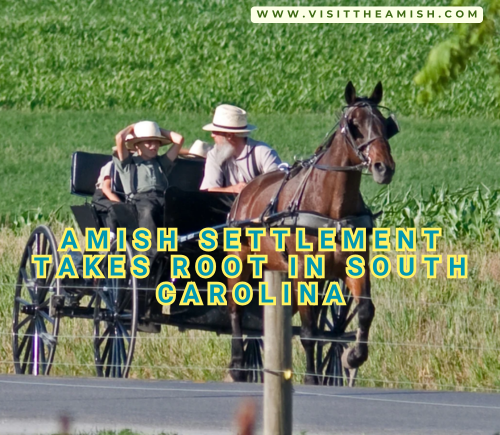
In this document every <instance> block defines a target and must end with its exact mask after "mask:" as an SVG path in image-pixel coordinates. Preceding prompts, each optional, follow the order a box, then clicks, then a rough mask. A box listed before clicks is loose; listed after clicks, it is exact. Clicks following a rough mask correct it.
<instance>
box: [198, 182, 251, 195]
mask: <svg viewBox="0 0 500 435" xmlns="http://www.w3.org/2000/svg"><path fill="white" fill-rule="evenodd" d="M246 185H247V183H238V184H235V185H234V186H228V187H209V188H208V189H207V190H208V191H209V192H225V193H240V192H241V191H242V190H243V189H244V188H245V186H246Z"/></svg>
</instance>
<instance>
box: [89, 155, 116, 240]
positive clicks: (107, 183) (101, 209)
mask: <svg viewBox="0 0 500 435" xmlns="http://www.w3.org/2000/svg"><path fill="white" fill-rule="evenodd" d="M113 155H116V147H113ZM112 166H113V161H110V162H108V163H107V164H105V165H104V166H103V167H102V168H101V173H100V174H99V178H98V179H97V183H96V185H95V187H96V189H95V193H94V196H93V197H92V203H93V204H94V206H95V208H96V211H97V212H98V213H99V214H101V213H102V214H105V216H106V221H105V225H106V226H107V227H108V228H109V230H110V234H111V241H113V240H114V239H115V238H116V228H117V227H118V222H117V219H116V213H115V210H114V209H113V204H115V203H118V202H121V199H120V197H119V196H118V195H116V194H115V193H114V192H113V191H112V190H111V175H112V174H111V171H112V169H111V168H112Z"/></svg>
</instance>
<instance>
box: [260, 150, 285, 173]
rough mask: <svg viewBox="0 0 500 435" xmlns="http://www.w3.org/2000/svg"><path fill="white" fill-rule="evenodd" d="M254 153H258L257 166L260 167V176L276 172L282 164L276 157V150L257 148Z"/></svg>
mask: <svg viewBox="0 0 500 435" xmlns="http://www.w3.org/2000/svg"><path fill="white" fill-rule="evenodd" d="M255 151H258V152H259V161H258V164H259V166H260V168H259V169H260V171H261V173H262V174H266V173H267V172H272V171H277V170H278V169H279V168H278V166H279V165H280V164H281V163H282V162H281V159H280V158H279V156H278V153H277V152H276V150H274V149H273V148H271V147H267V146H259V147H258V149H256V150H255Z"/></svg>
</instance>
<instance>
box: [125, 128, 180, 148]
mask: <svg viewBox="0 0 500 435" xmlns="http://www.w3.org/2000/svg"><path fill="white" fill-rule="evenodd" d="M145 140H159V141H160V142H161V143H162V144H165V143H171V142H172V141H171V140H170V139H167V138H166V137H165V136H162V134H161V131H160V127H159V126H158V124H157V123H156V122H153V121H141V122H138V123H137V124H135V125H134V134H129V135H128V136H127V137H126V138H125V145H126V146H127V148H129V149H134V145H135V144H136V143H137V142H141V141H145Z"/></svg>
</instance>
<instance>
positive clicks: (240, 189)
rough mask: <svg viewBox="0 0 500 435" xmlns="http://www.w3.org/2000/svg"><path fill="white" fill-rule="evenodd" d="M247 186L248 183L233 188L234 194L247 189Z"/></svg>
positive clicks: (241, 183)
mask: <svg viewBox="0 0 500 435" xmlns="http://www.w3.org/2000/svg"><path fill="white" fill-rule="evenodd" d="M246 185H247V183H243V182H240V183H238V184H235V185H234V186H231V187H233V188H234V193H240V192H241V191H242V190H243V189H244V188H245V187H246Z"/></svg>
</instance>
